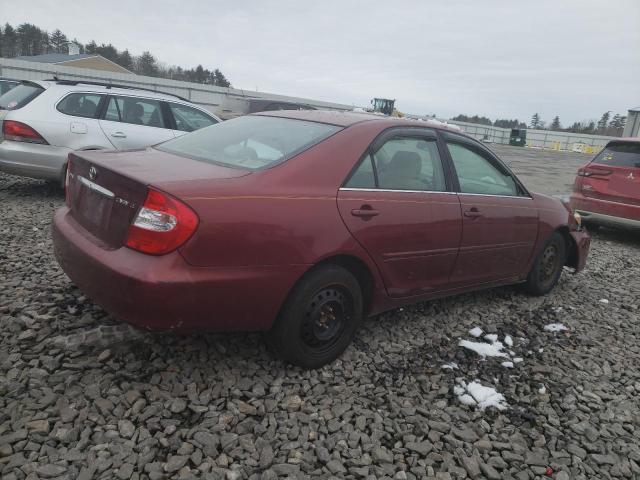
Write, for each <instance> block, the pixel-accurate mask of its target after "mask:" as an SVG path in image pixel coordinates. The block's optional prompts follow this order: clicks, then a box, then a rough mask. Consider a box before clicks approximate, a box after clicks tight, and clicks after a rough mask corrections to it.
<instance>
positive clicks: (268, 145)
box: [53, 111, 590, 368]
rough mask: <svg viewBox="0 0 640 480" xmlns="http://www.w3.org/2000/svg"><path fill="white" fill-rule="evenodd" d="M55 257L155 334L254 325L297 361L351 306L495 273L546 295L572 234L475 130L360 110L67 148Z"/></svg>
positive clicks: (361, 307) (573, 227) (262, 118)
mask: <svg viewBox="0 0 640 480" xmlns="http://www.w3.org/2000/svg"><path fill="white" fill-rule="evenodd" d="M66 192H67V193H66V195H67V200H66V204H67V205H66V206H65V207H62V208H60V209H59V210H58V211H57V212H56V215H55V219H54V225H53V238H54V244H55V250H56V255H57V258H58V261H59V262H60V265H61V266H62V268H63V269H64V271H65V272H66V273H67V274H68V275H69V277H70V278H71V279H72V280H73V282H75V283H76V284H77V285H78V286H79V287H80V288H81V289H82V290H84V291H85V292H86V293H87V294H88V295H89V296H90V297H91V298H93V299H94V300H95V301H96V302H97V303H99V304H100V305H102V306H103V307H104V308H105V309H106V310H107V311H109V312H111V313H113V314H114V315H115V316H117V317H119V318H121V319H123V320H124V321H127V322H129V323H131V324H133V325H136V326H138V327H141V328H145V329H150V330H169V331H172V330H173V331H256V330H261V331H266V332H267V333H266V339H267V342H268V343H269V344H270V346H271V347H272V348H273V350H275V352H277V353H278V354H279V355H281V356H282V357H283V358H284V359H286V360H288V361H290V362H292V363H295V364H298V365H301V366H304V367H309V368H315V367H318V366H321V365H323V364H325V363H327V362H330V361H332V360H333V359H335V358H336V357H337V356H339V355H340V353H341V352H342V351H343V350H344V349H345V348H346V347H347V345H348V344H349V343H350V341H351V339H352V337H353V336H354V332H355V330H356V328H357V326H358V324H359V323H360V321H361V320H362V319H363V317H366V316H369V315H374V314H377V313H380V312H382V311H385V310H389V309H392V308H395V307H399V306H401V305H405V304H410V303H416V302H420V301H424V300H429V299H432V298H436V297H442V296H447V295H452V294H456V293H461V292H468V291H471V290H477V289H482V288H488V287H493V286H497V285H505V284H515V283H523V284H524V285H525V286H526V288H527V290H529V291H530V292H532V293H534V294H544V293H547V292H549V291H550V290H551V289H552V288H553V287H554V285H555V284H556V282H557V281H558V278H559V276H560V274H561V271H562V268H563V266H564V265H567V266H570V267H572V268H573V269H574V270H575V271H579V270H581V269H582V268H583V267H584V265H585V261H586V257H587V253H588V250H589V242H590V239H589V236H588V234H587V233H586V232H585V231H583V230H582V229H581V228H580V224H579V222H576V220H575V218H574V215H573V214H572V213H571V212H570V211H569V210H568V208H567V207H565V206H563V205H562V204H561V203H560V202H559V201H558V200H555V199H553V198H550V197H546V196H544V195H539V194H532V193H529V192H528V191H527V189H526V188H525V187H524V186H523V185H522V183H520V181H519V180H518V179H517V178H516V177H515V175H513V173H511V172H510V171H509V169H508V168H507V167H505V165H504V164H503V163H502V162H501V161H500V160H499V159H498V158H497V157H496V156H495V155H494V154H493V153H492V152H491V151H489V150H488V149H487V148H486V147H485V146H484V145H482V144H481V143H479V142H477V141H475V140H473V139H471V138H469V137H467V136H465V135H462V134H460V133H456V132H454V131H450V130H448V129H446V128H444V127H438V126H436V125H435V124H431V123H425V122H416V121H409V120H398V119H392V118H388V117H380V116H374V115H368V114H356V113H333V112H323V111H282V112H269V113H266V114H256V115H248V116H245V117H240V118H237V119H234V120H230V121H227V122H224V123H221V124H218V125H216V126H214V127H211V128H205V129H202V130H199V131H197V132H194V133H190V134H188V135H185V136H183V137H180V138H177V139H175V140H170V141H168V142H166V143H163V144H160V145H157V146H155V147H153V148H146V149H142V150H131V151H113V152H102V153H100V152H78V153H75V154H72V155H70V161H69V173H68V177H67V188H66Z"/></svg>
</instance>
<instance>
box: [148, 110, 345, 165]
mask: <svg viewBox="0 0 640 480" xmlns="http://www.w3.org/2000/svg"><path fill="white" fill-rule="evenodd" d="M338 130H340V127H337V126H335V125H327V124H324V123H315V122H306V121H302V120H293V119H289V118H278V117H263V116H246V117H240V118H235V119H233V120H228V121H226V122H222V123H219V124H216V125H212V126H210V127H207V128H203V129H201V130H198V131H196V132H193V133H189V134H187V135H183V136H181V137H178V138H176V139H174V140H169V141H168V142H165V143H162V144H160V145H158V146H157V147H156V148H157V149H158V150H162V151H165V152H169V153H174V154H176V155H182V156H185V157H189V158H193V159H195V160H200V161H202V162H207V163H216V164H222V165H226V166H231V167H239V168H247V169H251V170H257V169H261V168H268V167H270V166H273V165H275V164H277V163H279V162H282V161H284V160H287V159H288V158H291V157H292V156H294V155H296V154H298V153H300V152H301V151H303V150H306V149H307V148H309V147H311V146H312V145H315V144H316V143H318V142H320V141H322V140H324V139H325V138H327V137H329V136H331V135H333V134H334V133H335V132H337V131H338Z"/></svg>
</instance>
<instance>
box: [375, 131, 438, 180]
mask: <svg viewBox="0 0 640 480" xmlns="http://www.w3.org/2000/svg"><path fill="white" fill-rule="evenodd" d="M373 160H374V162H375V165H376V172H377V173H378V185H379V187H380V188H382V189H387V190H417V191H430V192H444V191H446V190H447V186H446V182H445V179H444V171H443V168H442V161H441V160H440V154H439V152H438V146H437V144H436V141H435V139H433V140H427V139H422V138H392V139H391V140H389V141H387V142H386V143H385V144H384V145H383V146H382V147H381V148H380V149H379V150H378V151H377V152H375V153H374V154H373Z"/></svg>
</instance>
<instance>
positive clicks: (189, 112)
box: [165, 102, 218, 137]
mask: <svg viewBox="0 0 640 480" xmlns="http://www.w3.org/2000/svg"><path fill="white" fill-rule="evenodd" d="M165 103H166V105H167V106H168V109H169V114H170V116H171V121H172V125H171V128H172V129H173V134H174V135H175V136H176V137H179V136H181V135H184V134H185V133H189V132H193V131H195V130H200V129H201V128H204V127H209V126H211V125H214V124H216V123H218V120H216V119H215V118H214V117H212V116H211V115H208V114H206V113H205V112H203V111H202V110H199V109H197V108H194V107H191V106H189V105H184V104H181V103H175V102H165Z"/></svg>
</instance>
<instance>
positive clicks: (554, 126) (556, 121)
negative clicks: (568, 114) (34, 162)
mask: <svg viewBox="0 0 640 480" xmlns="http://www.w3.org/2000/svg"><path fill="white" fill-rule="evenodd" d="M561 128H562V125H560V117H559V116H558V115H556V116H555V117H553V121H552V122H551V130H560V129H561Z"/></svg>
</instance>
